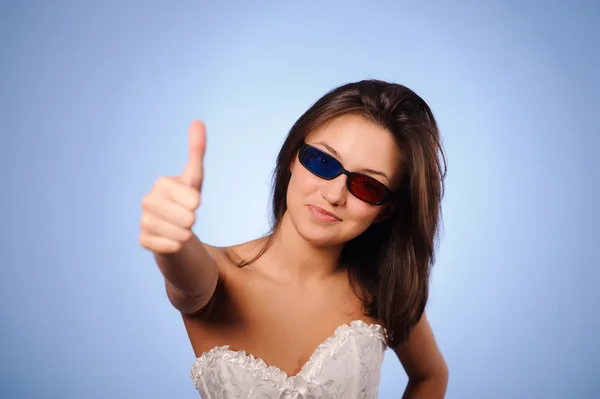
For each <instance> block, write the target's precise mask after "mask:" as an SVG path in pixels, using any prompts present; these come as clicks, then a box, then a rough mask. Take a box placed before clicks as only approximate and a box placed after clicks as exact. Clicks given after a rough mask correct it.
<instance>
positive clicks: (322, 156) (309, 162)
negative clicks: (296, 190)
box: [303, 147, 342, 179]
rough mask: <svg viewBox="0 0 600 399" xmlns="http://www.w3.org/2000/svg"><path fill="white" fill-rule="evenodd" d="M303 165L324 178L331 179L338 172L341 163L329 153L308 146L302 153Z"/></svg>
mask: <svg viewBox="0 0 600 399" xmlns="http://www.w3.org/2000/svg"><path fill="white" fill-rule="evenodd" d="M303 161H304V166H306V168H307V169H308V170H310V171H311V172H312V173H314V174H316V175H317V176H320V177H322V178H324V179H332V178H334V177H336V176H338V175H339V174H340V170H341V167H342V165H341V164H340V163H339V162H338V161H337V160H336V159H335V158H334V157H332V156H331V155H328V154H326V153H324V152H322V151H319V150H317V149H315V148H312V147H309V148H308V149H307V150H306V152H305V153H304V159H303Z"/></svg>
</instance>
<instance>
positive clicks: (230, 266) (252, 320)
mask: <svg viewBox="0 0 600 399" xmlns="http://www.w3.org/2000/svg"><path fill="white" fill-rule="evenodd" d="M205 143H206V139H205V129H204V125H203V124H202V123H200V122H194V123H193V124H192V125H191V127H190V132H189V160H188V163H187V165H186V167H185V169H184V171H183V173H182V174H181V175H180V176H177V177H166V178H160V179H158V180H157V182H156V184H155V185H154V187H153V189H152V190H151V192H150V193H149V194H148V195H147V196H146V197H145V198H144V199H143V203H142V205H143V206H142V208H143V212H142V223H141V225H142V229H141V234H140V243H141V245H142V246H143V247H145V248H147V249H149V250H150V251H152V252H153V253H154V256H155V259H156V263H157V264H158V266H159V268H160V270H161V272H162V273H163V275H164V277H165V283H166V290H167V295H168V297H169V300H170V302H171V303H172V304H173V306H174V307H175V308H176V309H178V310H179V311H180V312H181V314H182V316H183V320H184V323H185V326H186V329H187V333H188V336H189V338H190V341H191V344H192V347H193V349H194V351H195V353H196V356H197V359H196V361H195V362H194V365H193V368H192V372H191V376H192V378H193V380H194V383H195V386H196V388H197V389H198V391H199V392H200V395H201V397H203V398H225V397H227V398H351V399H352V398H376V397H377V392H378V385H379V371H380V366H381V363H382V360H383V355H384V351H385V349H386V347H391V348H393V349H394V350H395V352H396V353H397V355H398V357H399V359H400V361H401V362H402V365H403V366H404V369H405V370H406V372H407V374H408V377H409V384H408V386H407V388H406V391H405V393H404V397H406V398H441V397H443V396H444V394H445V390H446V384H447V378H448V377H447V376H448V371H447V367H446V364H445V361H444V359H443V357H442V355H441V353H440V351H439V349H438V347H437V344H436V342H435V339H434V337H433V334H432V331H431V328H430V326H429V323H428V321H427V318H426V315H425V313H424V309H425V304H426V302H427V296H428V280H429V271H430V266H431V265H432V263H433V260H434V243H435V239H436V236H437V231H438V225H439V219H440V201H441V197H442V192H443V178H444V176H445V158H444V155H443V149H442V147H441V144H440V138H439V134H438V129H437V126H436V122H435V119H434V117H433V114H432V112H431V110H430V109H429V107H428V105H427V104H426V103H425V102H424V101H423V100H422V99H421V98H420V97H419V96H418V95H416V94H415V93H414V92H412V91H411V90H409V89H408V88H406V87H404V86H401V85H397V84H390V83H386V82H382V81H375V80H369V81H361V82H358V83H352V84H347V85H344V86H341V87H339V88H337V89H335V90H333V91H331V92H329V93H327V94H326V95H325V96H324V97H323V98H321V99H320V100H319V101H317V102H316V103H315V104H314V105H313V106H312V107H311V108H310V109H309V110H308V111H307V112H306V113H305V114H304V115H302V117H300V119H299V120H298V121H297V122H296V124H295V125H294V126H293V127H292V129H291V131H290V132H289V135H288V137H287V139H286V140H285V143H284V144H283V147H282V148H281V151H280V153H279V156H278V158H277V166H276V169H275V175H274V193H273V194H274V195H273V203H272V205H273V216H274V222H273V228H272V231H271V233H270V234H269V235H268V236H266V237H263V238H259V239H257V240H254V241H251V242H247V243H243V244H240V245H235V246H232V247H227V248H217V247H214V246H210V245H208V244H206V243H202V242H201V241H200V240H199V239H198V237H196V236H195V235H194V233H193V232H192V226H193V225H194V222H195V216H194V212H195V210H196V209H197V208H198V206H199V204H200V202H201V192H202V180H203V177H204V169H203V157H204V151H205Z"/></svg>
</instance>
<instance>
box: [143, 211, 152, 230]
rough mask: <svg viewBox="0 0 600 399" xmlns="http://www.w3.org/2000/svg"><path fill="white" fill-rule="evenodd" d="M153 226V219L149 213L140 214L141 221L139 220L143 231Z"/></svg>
mask: <svg viewBox="0 0 600 399" xmlns="http://www.w3.org/2000/svg"><path fill="white" fill-rule="evenodd" d="M153 224H154V217H153V216H152V215H150V214H149V213H147V212H144V213H143V214H142V220H141V225H142V229H143V230H146V229H149V228H150V227H152V225H153Z"/></svg>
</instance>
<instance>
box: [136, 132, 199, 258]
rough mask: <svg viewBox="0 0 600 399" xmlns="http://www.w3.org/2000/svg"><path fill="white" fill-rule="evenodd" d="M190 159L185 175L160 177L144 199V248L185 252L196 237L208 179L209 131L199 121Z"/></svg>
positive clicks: (141, 240) (159, 251)
mask: <svg viewBox="0 0 600 399" xmlns="http://www.w3.org/2000/svg"><path fill="white" fill-rule="evenodd" d="M188 146H189V156H188V162H187V164H186V166H185V168H184V170H183V173H182V174H181V175H179V176H175V177H160V178H158V179H157V180H156V182H155V183H154V186H153V187H152V190H151V191H150V192H149V193H148V194H147V195H146V196H145V197H144V198H143V200H142V220H141V233H140V245H141V246H142V247H144V248H146V249H149V250H150V251H152V252H154V253H157V254H172V253H177V252H179V251H180V250H181V248H182V247H183V245H184V244H185V243H186V242H188V241H189V240H190V239H191V238H192V237H193V236H194V233H193V232H192V226H193V225H194V223H195V221H196V215H195V212H196V209H198V207H199V206H200V194H201V191H202V180H203V179H204V152H205V149H206V128H205V126H204V124H203V123H202V122H198V121H195V122H193V123H192V124H191V126H190V130H189V145H188Z"/></svg>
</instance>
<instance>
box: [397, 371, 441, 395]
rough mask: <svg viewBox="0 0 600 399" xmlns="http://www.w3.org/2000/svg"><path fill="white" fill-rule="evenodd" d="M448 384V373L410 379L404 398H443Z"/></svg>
mask: <svg viewBox="0 0 600 399" xmlns="http://www.w3.org/2000/svg"><path fill="white" fill-rule="evenodd" d="M447 385H448V374H447V373H445V374H440V375H438V376H435V377H430V378H426V379H420V380H419V379H409V381H408V385H407V386H406V390H405V391H404V395H403V396H402V399H421V398H426V399H443V398H444V396H445V395H446V387H447Z"/></svg>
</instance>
